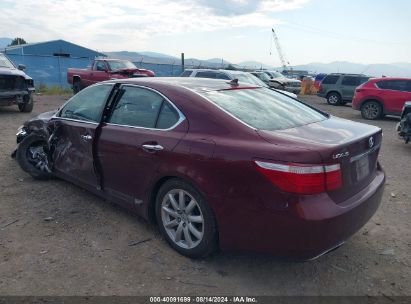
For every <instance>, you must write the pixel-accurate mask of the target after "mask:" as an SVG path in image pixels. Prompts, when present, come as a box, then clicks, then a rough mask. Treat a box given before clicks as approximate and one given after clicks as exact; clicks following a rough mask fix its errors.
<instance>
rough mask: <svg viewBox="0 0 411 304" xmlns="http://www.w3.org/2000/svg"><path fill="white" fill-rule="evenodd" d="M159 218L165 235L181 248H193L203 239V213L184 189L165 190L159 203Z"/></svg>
mask: <svg viewBox="0 0 411 304" xmlns="http://www.w3.org/2000/svg"><path fill="white" fill-rule="evenodd" d="M161 220H162V224H163V227H164V229H165V231H166V232H167V235H168V236H169V237H170V239H171V240H172V241H173V242H174V243H175V244H176V245H177V246H179V247H181V248H184V249H192V248H195V247H196V246H198V244H200V242H201V241H202V239H203V236H204V217H203V213H202V212H201V208H200V205H199V204H198V202H197V201H196V200H195V198H194V197H193V196H192V195H191V194H190V193H188V192H187V191H185V190H182V189H173V190H170V191H169V192H167V194H166V195H165V196H164V198H163V200H162V203H161Z"/></svg>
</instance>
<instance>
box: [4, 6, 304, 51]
mask: <svg viewBox="0 0 411 304" xmlns="http://www.w3.org/2000/svg"><path fill="white" fill-rule="evenodd" d="M308 1H309V0H256V1H250V0H227V1H219V0H217V1H216V0H208V1H206V0H197V1H195V0H177V1H168V0H136V1H115V2H114V1H112V0H88V1H83V0H73V1H64V0H57V1H56V0H54V1H53V0H42V1H41V0H20V1H10V0H3V1H2V2H3V4H0V9H1V11H2V15H3V16H7V18H1V19H0V37H12V38H13V37H17V36H19V37H23V38H25V39H26V40H27V41H29V42H30V41H31V42H34V41H45V40H52V39H65V40H68V41H72V42H74V43H78V44H81V45H84V46H88V47H91V48H94V49H98V50H107V51H109V50H120V49H124V50H141V49H146V48H149V41H150V39H152V38H153V37H155V36H159V35H170V34H175V33H187V32H206V31H216V30H222V29H230V28H242V27H258V28H269V27H271V26H273V25H274V24H276V23H278V22H279V21H278V20H276V19H275V18H274V17H273V15H272V14H273V13H274V12H278V11H283V10H290V9H297V8H300V7H302V6H303V5H304V4H305V3H306V2H308Z"/></svg>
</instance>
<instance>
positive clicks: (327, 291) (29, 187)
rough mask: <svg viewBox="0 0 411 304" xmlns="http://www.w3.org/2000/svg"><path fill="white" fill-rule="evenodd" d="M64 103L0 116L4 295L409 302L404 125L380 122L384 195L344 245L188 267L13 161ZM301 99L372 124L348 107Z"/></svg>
mask: <svg viewBox="0 0 411 304" xmlns="http://www.w3.org/2000/svg"><path fill="white" fill-rule="evenodd" d="M66 99H67V97H55V96H36V97H35V101H36V103H35V107H34V111H33V113H30V114H23V113H19V112H18V110H17V109H16V108H14V107H8V108H0V151H1V154H0V172H1V173H0V295H42V296H44V295H222V294H224V295H253V296H257V295H385V296H392V295H411V254H410V252H411V236H410V231H411V230H410V226H411V220H410V219H411V181H410V174H411V144H410V145H405V144H404V143H403V142H401V141H400V140H399V139H398V138H397V136H396V133H395V125H396V123H397V122H398V119H395V118H386V119H384V120H382V121H376V122H372V124H375V125H377V126H379V127H381V128H382V129H383V130H384V138H383V146H382V151H381V155H380V161H381V162H382V164H383V166H384V168H385V170H386V173H387V177H388V180H387V185H386V190H385V194H384V198H383V203H382V206H381V207H380V209H379V210H378V212H377V213H376V215H375V216H374V217H373V218H372V219H371V221H370V222H369V223H368V224H367V225H366V226H365V227H364V228H363V229H361V230H360V231H359V232H358V233H357V234H356V235H355V236H353V237H352V238H351V239H350V240H349V241H348V242H347V243H346V244H345V245H344V246H342V247H341V248H339V249H338V250H336V251H334V252H331V253H329V254H328V255H325V256H323V257H321V258H319V259H317V260H315V261H311V262H305V263H294V262H285V261H282V260H279V259H276V258H274V257H271V256H261V255H250V254H243V253H217V254H215V255H213V256H211V257H209V258H207V259H204V260H190V259H188V258H185V257H183V256H180V255H179V254H177V253H176V252H174V251H173V250H172V249H171V248H170V247H169V246H168V245H167V244H166V242H165V241H164V240H163V239H162V237H161V236H160V234H159V232H158V230H157V229H156V227H153V226H151V225H150V224H148V223H146V222H145V221H143V220H142V219H140V218H138V217H136V216H134V215H132V214H130V213H128V212H127V211H125V210H123V209H121V208H120V207H117V206H116V205H114V204H112V203H110V202H107V201H104V200H102V199H100V198H98V197H96V196H94V195H92V194H90V193H88V192H86V191H84V190H82V189H80V188H78V187H76V186H74V185H72V184H69V183H67V182H64V181H61V180H53V181H46V182H41V181H36V180H34V179H32V178H31V177H30V176H28V175H27V174H26V173H24V172H23V171H22V170H21V169H20V168H19V166H18V165H17V163H16V162H15V161H14V160H13V159H11V158H10V153H11V152H12V150H13V149H14V147H15V132H16V130H17V128H18V127H19V126H20V125H21V124H22V123H23V122H24V121H25V120H27V119H28V118H30V117H31V116H34V115H35V114H38V113H41V112H44V111H47V110H51V109H55V108H57V107H58V106H59V105H60V104H62V103H63V102H64V101H65V100H66ZM303 99H304V100H306V101H307V102H308V103H310V104H312V105H315V106H318V107H319V108H321V109H323V110H325V111H327V112H329V113H331V114H334V115H336V116H340V117H343V118H347V119H352V120H356V121H361V122H366V121H363V120H362V119H361V117H360V114H359V113H358V112H356V111H353V110H352V109H351V108H350V107H349V106H344V107H331V106H328V105H326V104H325V100H324V99H320V98H317V97H303ZM366 123H370V122H366ZM142 240H147V241H146V242H144V243H141V244H138V245H133V244H134V243H135V242H139V241H142ZM267 241H268V242H269V241H270V240H267Z"/></svg>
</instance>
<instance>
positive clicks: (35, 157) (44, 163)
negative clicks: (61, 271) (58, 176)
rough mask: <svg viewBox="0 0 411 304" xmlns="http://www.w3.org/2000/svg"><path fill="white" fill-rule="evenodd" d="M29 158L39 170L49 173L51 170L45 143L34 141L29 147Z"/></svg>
mask: <svg viewBox="0 0 411 304" xmlns="http://www.w3.org/2000/svg"><path fill="white" fill-rule="evenodd" d="M27 160H28V161H29V163H31V164H32V165H33V166H34V167H35V168H36V169H37V170H40V171H42V172H47V173H50V172H51V170H50V168H49V162H48V158H47V153H46V152H45V150H44V145H43V143H34V144H33V145H32V146H30V147H29V148H28V149H27Z"/></svg>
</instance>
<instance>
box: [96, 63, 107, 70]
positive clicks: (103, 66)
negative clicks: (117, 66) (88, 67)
mask: <svg viewBox="0 0 411 304" xmlns="http://www.w3.org/2000/svg"><path fill="white" fill-rule="evenodd" d="M94 69H95V70H96V71H105V70H106V69H107V67H106V63H105V62H104V61H96V63H95V65H94Z"/></svg>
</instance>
